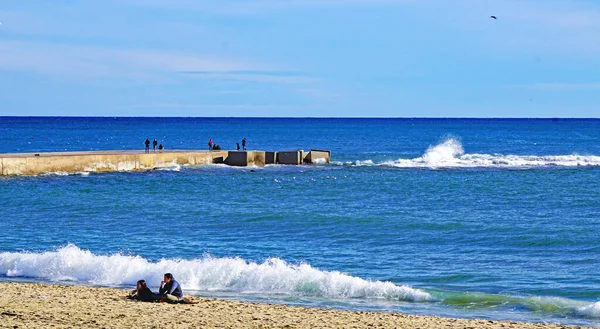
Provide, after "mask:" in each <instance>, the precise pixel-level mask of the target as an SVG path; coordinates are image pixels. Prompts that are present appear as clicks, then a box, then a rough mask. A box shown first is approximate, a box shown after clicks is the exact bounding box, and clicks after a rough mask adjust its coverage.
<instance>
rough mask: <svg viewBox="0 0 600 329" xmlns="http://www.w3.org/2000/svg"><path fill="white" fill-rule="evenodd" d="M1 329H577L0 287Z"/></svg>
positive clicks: (56, 287)
mask: <svg viewBox="0 0 600 329" xmlns="http://www.w3.org/2000/svg"><path fill="white" fill-rule="evenodd" d="M0 291H2V293H1V294H0V327H1V328H132V327H133V328H577V327H567V326H556V325H545V324H532V323H520V322H507V321H489V320H465V319H449V318H439V317H430V316H416V315H405V314H398V313H395V314H387V313H376V312H355V311H338V310H327V309H317V308H305V307H292V306H283V305H268V304H257V303H248V302H238V301H227V300H218V299H205V298H200V299H196V301H197V302H198V304H195V305H179V304H178V305H171V304H166V303H142V302H136V301H132V300H128V299H126V296H127V294H128V291H127V290H120V289H108V288H97V287H84V286H64V285H48V284H31V283H0Z"/></svg>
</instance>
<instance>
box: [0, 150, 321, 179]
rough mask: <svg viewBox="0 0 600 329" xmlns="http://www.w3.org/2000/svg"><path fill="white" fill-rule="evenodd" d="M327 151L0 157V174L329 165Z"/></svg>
mask: <svg viewBox="0 0 600 329" xmlns="http://www.w3.org/2000/svg"><path fill="white" fill-rule="evenodd" d="M330 158H331V153H330V151H323V150H311V151H309V152H304V151H303V150H297V151H283V152H266V151H196V150H172V151H171V150H170V151H163V152H156V153H155V152H150V153H145V152H144V151H89V152H47V153H4V154H0V173H1V175H2V176H8V175H39V174H43V173H57V172H60V173H78V172H111V171H132V170H152V169H160V168H168V167H172V166H178V165H179V166H199V165H205V164H211V163H221V164H226V165H230V166H259V167H262V166H264V165H268V164H285V165H301V164H305V163H306V164H311V163H329V161H330Z"/></svg>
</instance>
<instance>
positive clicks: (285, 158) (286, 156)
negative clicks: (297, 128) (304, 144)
mask: <svg viewBox="0 0 600 329" xmlns="http://www.w3.org/2000/svg"><path fill="white" fill-rule="evenodd" d="M302 152H303V151H302V150H298V151H282V152H277V163H278V164H283V165H300V164H302V160H303V159H302Z"/></svg>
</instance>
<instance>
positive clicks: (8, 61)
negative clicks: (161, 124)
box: [0, 41, 268, 78]
mask: <svg viewBox="0 0 600 329" xmlns="http://www.w3.org/2000/svg"><path fill="white" fill-rule="evenodd" d="M0 69H3V70H21V71H30V72H35V73H43V74H59V75H61V76H71V77H78V76H84V77H90V76H91V77H94V76H116V77H129V78H139V77H142V78H146V77H148V76H152V75H160V74H162V75H164V74H165V73H172V74H179V72H182V71H210V72H231V71H239V70H265V69H268V67H267V66H264V65H261V64H258V63H254V62H251V61H247V60H242V59H226V58H222V57H221V58H217V57H213V56H207V55H204V54H194V53H183V52H166V51H160V50H149V49H118V48H105V47H93V46H77V45H67V44H57V43H44V42H22V41H0Z"/></svg>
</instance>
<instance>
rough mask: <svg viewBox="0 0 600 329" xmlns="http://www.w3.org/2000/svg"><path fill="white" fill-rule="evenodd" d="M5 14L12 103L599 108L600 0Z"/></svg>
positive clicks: (57, 109)
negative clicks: (494, 17) (495, 17)
mask: <svg viewBox="0 0 600 329" xmlns="http://www.w3.org/2000/svg"><path fill="white" fill-rule="evenodd" d="M491 15H495V16H497V18H498V19H497V20H494V19H492V18H491V17H490V16H491ZM0 22H1V25H0V116H14V115H16V116H193V117H215V116H216V117H590V118H591V117H593V118H598V117H600V1H597V0H593V1H592V0H496V1H491V0H286V1H284V0H280V1H276V0H254V1H251V0H230V1H226V0H215V1H204V0H103V1H76V0H66V1H58V0H56V1H55V0H27V1H23V0H3V1H1V2H0Z"/></svg>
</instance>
